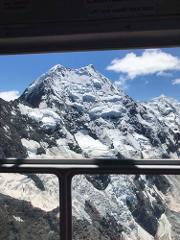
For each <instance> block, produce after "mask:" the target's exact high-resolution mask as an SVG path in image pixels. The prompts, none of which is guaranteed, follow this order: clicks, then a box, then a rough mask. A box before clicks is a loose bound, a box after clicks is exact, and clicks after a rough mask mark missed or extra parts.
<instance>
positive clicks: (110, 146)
mask: <svg viewBox="0 0 180 240" xmlns="http://www.w3.org/2000/svg"><path fill="white" fill-rule="evenodd" d="M0 110H1V111H0V119H1V120H0V133H1V134H0V157H1V158H4V157H7V158H10V157H16V158H110V159H112V158H115V159H124V158H138V159H144V158H148V159H159V158H179V157H180V134H179V133H180V111H179V110H180V103H179V102H178V101H176V100H174V99H171V98H168V97H165V96H160V97H159V98H155V99H153V100H152V101H149V102H146V103H145V102H142V103H138V102H136V101H134V100H133V99H132V98H131V97H129V96H128V95H127V94H126V93H125V92H123V91H122V90H120V89H119V88H117V87H116V86H114V85H113V83H112V82H111V81H110V80H109V79H107V78H106V77H105V76H103V75H102V74H100V73H99V72H98V71H97V70H96V69H95V68H94V67H93V66H92V65H88V66H85V67H82V68H79V69H70V68H66V67H64V66H62V65H56V66H54V67H53V68H51V69H50V70H49V71H48V72H47V73H45V74H43V75H42V76H40V78H38V79H37V80H36V81H34V82H33V83H32V84H31V85H30V86H29V87H28V88H27V89H26V90H25V91H24V93H23V94H22V95H21V97H20V98H19V99H17V100H15V101H13V102H10V103H7V102H5V101H3V100H1V99H0ZM177 181H179V178H178V177H175V176H172V178H169V177H167V176H166V177H165V176H129V175H124V176H77V177H76V178H74V180H73V223H74V228H75V232H74V239H82V238H83V236H84V237H85V238H87V237H88V239H89V240H91V239H95V238H96V239H98V238H99V239H104V240H105V239H106V240H107V239H109V240H110V239H112V240H113V239H120V240H130V239H131V240H137V239H139V240H145V239H147V240H155V239H159V240H172V239H173V240H175V239H176V236H177V235H178V227H177V226H176V224H177V225H178V221H180V220H178V221H177V219H178V217H179V215H178V211H179V208H178V206H179V205H178V202H176V201H178V200H177V196H179V195H178V194H177V193H179V194H180V190H179V188H177ZM0 182H1V185H0V192H1V193H2V194H4V195H8V196H9V197H11V198H12V199H15V200H17V201H22V200H24V201H26V203H29V202H30V203H31V205H32V206H33V207H35V208H39V209H40V210H41V212H49V211H52V210H53V209H56V208H57V207H58V206H59V198H58V191H59V186H58V181H57V179H56V178H55V177H54V176H50V175H43V176H42V175H33V174H31V175H15V174H10V175H9V176H8V177H7V176H6V175H3V174H1V175H0ZM24 186H25V187H24ZM176 192H177V193H176ZM175 193H176V194H175ZM175 206H176V207H175ZM9 214H10V213H9ZM45 221H47V219H46V220H45ZM175 222H176V224H174V223H175ZM172 225H173V227H174V228H173V231H172V233H171V230H169V229H171V227H172ZM107 229H109V230H107ZM163 229H166V230H163ZM163 231H164V232H163ZM169 232H170V234H169Z"/></svg>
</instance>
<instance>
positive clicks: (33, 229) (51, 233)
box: [0, 173, 60, 240]
mask: <svg viewBox="0 0 180 240" xmlns="http://www.w3.org/2000/svg"><path fill="white" fill-rule="evenodd" d="M59 238H60V232H59V183H58V179H57V177H56V176H54V175H47V174H10V173H1V174H0V239H3V240H5V239H7V240H10V239H18V240H20V239H21V240H30V239H32V240H35V239H43V240H59Z"/></svg>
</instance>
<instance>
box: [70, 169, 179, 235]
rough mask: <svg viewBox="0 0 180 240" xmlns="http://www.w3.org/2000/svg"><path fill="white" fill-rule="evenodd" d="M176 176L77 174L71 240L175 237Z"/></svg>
mask: <svg viewBox="0 0 180 240" xmlns="http://www.w3.org/2000/svg"><path fill="white" fill-rule="evenodd" d="M179 181H180V176H179V175H127V174H126V175H125V174H122V175H117V174H116V175H102V174H99V175H77V176H75V177H74V178H73V181H72V209H73V219H72V220H73V239H74V240H76V239H79V240H82V239H89V240H91V239H92V240H93V239H98V240H99V239H148V240H151V239H178V237H179V219H180V215H179V206H180V204H179Z"/></svg>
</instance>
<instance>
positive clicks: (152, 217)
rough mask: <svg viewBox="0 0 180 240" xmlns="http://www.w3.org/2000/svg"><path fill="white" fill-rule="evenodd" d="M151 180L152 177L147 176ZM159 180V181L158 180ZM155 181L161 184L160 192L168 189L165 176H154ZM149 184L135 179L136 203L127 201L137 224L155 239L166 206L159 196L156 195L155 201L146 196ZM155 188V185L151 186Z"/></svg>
mask: <svg viewBox="0 0 180 240" xmlns="http://www.w3.org/2000/svg"><path fill="white" fill-rule="evenodd" d="M147 178H149V179H151V176H147ZM156 178H157V179H156ZM161 178H162V179H161ZM152 179H153V181H155V182H158V184H159V182H161V187H160V189H159V190H160V191H161V189H162V191H164V189H166V184H167V180H166V181H165V177H164V176H153V177H152ZM146 185H148V183H147V182H146V183H145V182H144V181H142V179H140V178H139V177H138V176H137V177H136V179H135V187H134V193H135V195H136V201H132V200H131V199H127V206H128V207H129V209H130V211H131V212H132V215H133V216H134V218H135V220H136V222H138V223H139V225H141V226H142V227H143V228H144V229H145V230H146V231H147V232H148V233H150V234H151V235H152V236H154V237H155V235H156V233H157V230H158V223H159V219H160V217H161V215H162V214H163V213H164V212H165V210H166V206H165V204H164V202H163V201H162V199H161V198H160V196H159V195H158V194H156V195H155V194H154V196H153V197H154V200H153V201H152V200H150V198H148V197H147V194H145V192H144V189H145V186H146ZM150 187H153V185H150Z"/></svg>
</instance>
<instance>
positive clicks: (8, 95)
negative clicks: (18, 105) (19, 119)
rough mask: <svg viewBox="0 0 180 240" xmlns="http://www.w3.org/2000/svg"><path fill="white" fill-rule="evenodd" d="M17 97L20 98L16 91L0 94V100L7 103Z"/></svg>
mask: <svg viewBox="0 0 180 240" xmlns="http://www.w3.org/2000/svg"><path fill="white" fill-rule="evenodd" d="M19 96H20V94H19V92H18V91H7V92H0V98H2V99H4V100H5V101H7V102H9V101H11V100H15V99H17V98H18V97H19Z"/></svg>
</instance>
